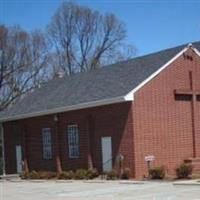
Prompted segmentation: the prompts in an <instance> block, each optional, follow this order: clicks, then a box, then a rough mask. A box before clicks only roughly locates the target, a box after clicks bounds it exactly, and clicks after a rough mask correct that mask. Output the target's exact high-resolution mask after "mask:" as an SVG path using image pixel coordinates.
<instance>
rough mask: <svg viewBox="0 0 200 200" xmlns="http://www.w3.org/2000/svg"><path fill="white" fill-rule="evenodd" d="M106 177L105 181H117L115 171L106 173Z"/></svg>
mask: <svg viewBox="0 0 200 200" xmlns="http://www.w3.org/2000/svg"><path fill="white" fill-rule="evenodd" d="M106 175H107V177H106V179H107V180H116V179H118V174H117V171H115V170H111V171H109V172H107V174H106Z"/></svg>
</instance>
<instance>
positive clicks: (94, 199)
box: [0, 181, 200, 200]
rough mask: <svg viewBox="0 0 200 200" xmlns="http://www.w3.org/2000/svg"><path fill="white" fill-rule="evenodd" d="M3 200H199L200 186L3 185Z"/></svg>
mask: <svg viewBox="0 0 200 200" xmlns="http://www.w3.org/2000/svg"><path fill="white" fill-rule="evenodd" d="M0 187H1V190H0V197H1V198H0V199H1V200H77V199H78V200H147V199H148V200H200V186H198V185H197V186H194V185H193V186H192V185H190V186H182V185H181V186H174V185H173V184H172V183H163V182H162V183H158V182H144V183H141V182H140V183H139V184H138V183H137V184H136V183H135V184H133V183H129V182H125V183H124V182H123V183H122V182H118V181H110V182H109V181H105V182H92V183H91V182H83V181H73V182H55V181H46V182H28V181H27V182H26V181H25V182H8V181H6V182H0Z"/></svg>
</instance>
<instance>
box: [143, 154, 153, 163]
mask: <svg viewBox="0 0 200 200" xmlns="http://www.w3.org/2000/svg"><path fill="white" fill-rule="evenodd" d="M144 159H145V161H146V162H148V161H154V160H155V156H154V155H148V156H145V157H144Z"/></svg>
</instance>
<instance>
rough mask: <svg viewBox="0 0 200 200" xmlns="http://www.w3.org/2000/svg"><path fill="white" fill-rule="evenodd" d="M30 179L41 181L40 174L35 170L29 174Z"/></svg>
mask: <svg viewBox="0 0 200 200" xmlns="http://www.w3.org/2000/svg"><path fill="white" fill-rule="evenodd" d="M27 175H28V178H29V179H40V174H39V173H38V172H36V171H35V170H33V171H32V172H30V173H28V174H27Z"/></svg>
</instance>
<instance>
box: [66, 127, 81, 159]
mask: <svg viewBox="0 0 200 200" xmlns="http://www.w3.org/2000/svg"><path fill="white" fill-rule="evenodd" d="M70 131H71V132H70ZM72 140H73V141H72ZM67 141H68V157H69V158H70V159H78V158H80V138H79V128H78V124H68V125H67ZM76 151H77V155H74V153H75V152H76Z"/></svg>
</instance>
